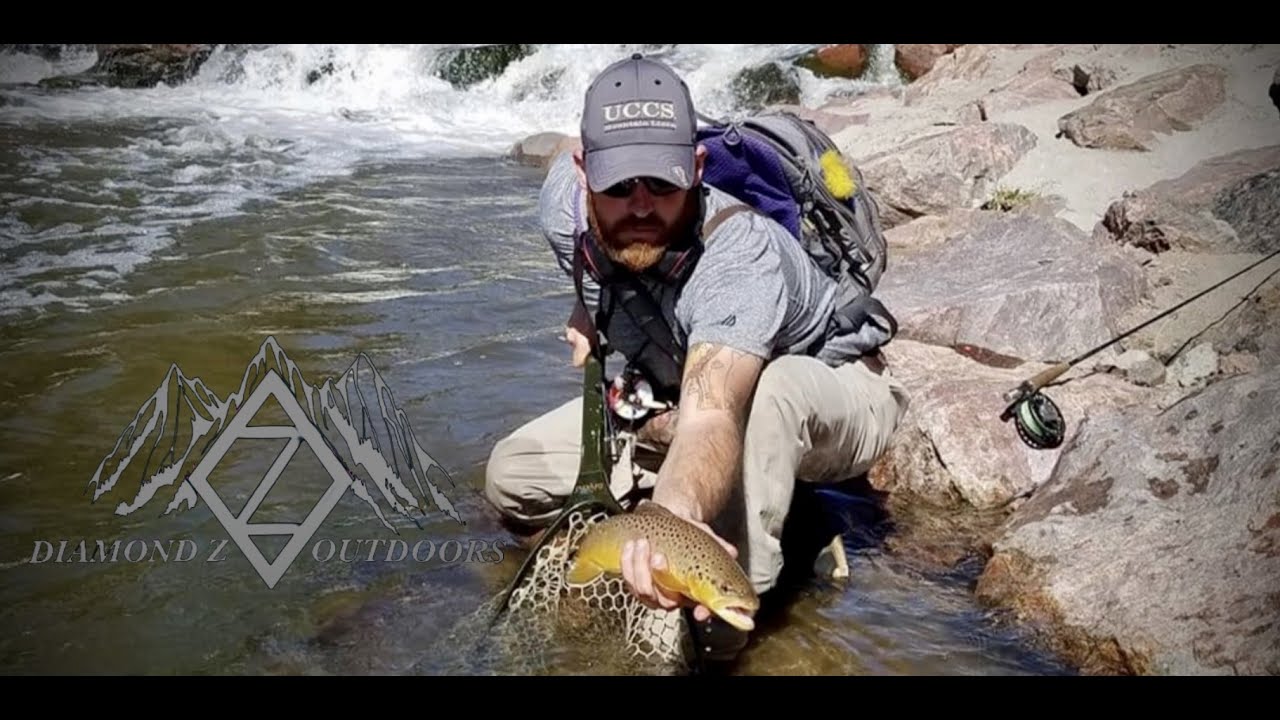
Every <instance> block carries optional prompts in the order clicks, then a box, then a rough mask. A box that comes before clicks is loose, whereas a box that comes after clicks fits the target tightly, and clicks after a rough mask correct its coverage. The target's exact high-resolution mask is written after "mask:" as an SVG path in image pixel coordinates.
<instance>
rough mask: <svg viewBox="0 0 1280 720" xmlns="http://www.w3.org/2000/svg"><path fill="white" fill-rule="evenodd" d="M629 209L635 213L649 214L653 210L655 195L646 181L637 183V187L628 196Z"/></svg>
mask: <svg viewBox="0 0 1280 720" xmlns="http://www.w3.org/2000/svg"><path fill="white" fill-rule="evenodd" d="M627 209H628V210H630V211H631V214H633V215H641V216H643V215H648V214H649V213H651V212H653V195H651V194H650V193H649V188H647V187H645V185H644V183H636V187H635V189H634V190H632V191H631V195H630V196H628V197H627Z"/></svg>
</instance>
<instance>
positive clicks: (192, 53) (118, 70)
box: [40, 44, 215, 88]
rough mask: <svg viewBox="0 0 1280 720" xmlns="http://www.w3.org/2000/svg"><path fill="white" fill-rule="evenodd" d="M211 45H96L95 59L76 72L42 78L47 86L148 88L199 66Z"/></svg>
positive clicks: (176, 79)
mask: <svg viewBox="0 0 1280 720" xmlns="http://www.w3.org/2000/svg"><path fill="white" fill-rule="evenodd" d="M214 47H215V46H214V45H163V44H151V45H136V44H135V45H98V46H97V50H98V61H97V62H96V63H95V64H94V65H93V67H91V68H89V69H88V70H85V71H84V72H82V73H78V74H75V75H59V76H56V77H50V78H45V79H44V80H41V81H40V85H41V86H43V87H47V88H76V87H81V86H84V85H104V86H107V87H120V88H150V87H155V86H156V85H159V84H161V83H163V84H167V85H178V84H181V83H183V82H186V81H187V80H190V79H191V78H192V77H194V76H195V74H196V73H197V72H198V71H199V70H200V67H201V66H202V65H203V64H204V62H205V61H206V60H208V59H209V56H210V55H212V54H213V50H214Z"/></svg>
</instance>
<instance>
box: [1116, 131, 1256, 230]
mask: <svg viewBox="0 0 1280 720" xmlns="http://www.w3.org/2000/svg"><path fill="white" fill-rule="evenodd" d="M1277 173H1280V145H1271V146H1269V147H1262V148H1250V149H1247V150H1240V151H1237V152H1232V153H1227V154H1225V155H1220V156H1217V157H1213V158H1209V159H1207V160H1204V161H1202V162H1200V163H1198V164H1196V166H1195V167H1193V168H1191V169H1190V170H1188V171H1187V172H1185V173H1183V174H1182V175H1180V176H1178V177H1176V178H1172V179H1169V180H1162V181H1160V182H1157V183H1155V184H1153V185H1151V186H1149V187H1147V188H1144V189H1142V190H1136V191H1132V192H1128V193H1125V194H1124V195H1123V196H1122V197H1121V198H1119V199H1118V200H1116V201H1115V202H1113V203H1111V205H1110V206H1109V207H1108V208H1107V211H1106V214H1105V215H1104V216H1103V218H1102V223H1101V227H1100V228H1099V231H1105V233H1107V234H1108V235H1109V236H1110V237H1111V238H1112V239H1114V240H1115V241H1116V242H1119V243H1123V244H1126V245H1133V246H1135V247H1140V248H1143V249H1144V250H1149V251H1151V252H1157V253H1158V252H1164V251H1166V250H1170V249H1180V250H1188V251H1193V252H1216V253H1229V252H1260V251H1265V250H1267V249H1268V248H1270V247H1272V246H1273V245H1272V244H1273V243H1275V242H1276V238H1280V187H1277V181H1276V178H1277Z"/></svg>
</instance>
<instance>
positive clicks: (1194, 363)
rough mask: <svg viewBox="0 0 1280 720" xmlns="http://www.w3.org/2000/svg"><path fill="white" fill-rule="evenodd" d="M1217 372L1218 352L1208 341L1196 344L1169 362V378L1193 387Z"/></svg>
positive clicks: (1183, 385)
mask: <svg viewBox="0 0 1280 720" xmlns="http://www.w3.org/2000/svg"><path fill="white" fill-rule="evenodd" d="M1216 374H1218V353H1216V352H1214V351H1213V345H1210V344H1208V343H1206V344H1202V345H1197V346H1195V347H1194V348H1191V350H1189V351H1187V352H1186V353H1183V354H1182V355H1179V356H1178V357H1177V358H1176V359H1174V361H1173V362H1172V363H1170V364H1169V379H1170V380H1171V381H1173V382H1176V383H1177V384H1178V385H1180V386H1182V387H1193V386H1196V385H1199V384H1201V383H1203V382H1204V381H1206V380H1208V379H1209V378H1211V377H1213V376H1214V375H1216Z"/></svg>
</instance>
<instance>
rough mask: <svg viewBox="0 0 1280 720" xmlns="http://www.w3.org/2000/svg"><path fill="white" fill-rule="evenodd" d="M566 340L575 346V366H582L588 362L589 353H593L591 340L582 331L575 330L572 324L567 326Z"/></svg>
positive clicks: (565, 331)
mask: <svg viewBox="0 0 1280 720" xmlns="http://www.w3.org/2000/svg"><path fill="white" fill-rule="evenodd" d="M562 339H563V340H564V341H565V342H567V343H569V346H570V347H572V348H573V366H574V367H576V368H580V367H582V366H583V365H585V364H586V362H587V355H588V354H590V353H591V341H590V340H587V337H586V336H585V335H583V334H582V333H580V332H578V331H577V330H574V329H573V327H572V326H566V327H565V329H564V337H563V338H562Z"/></svg>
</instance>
